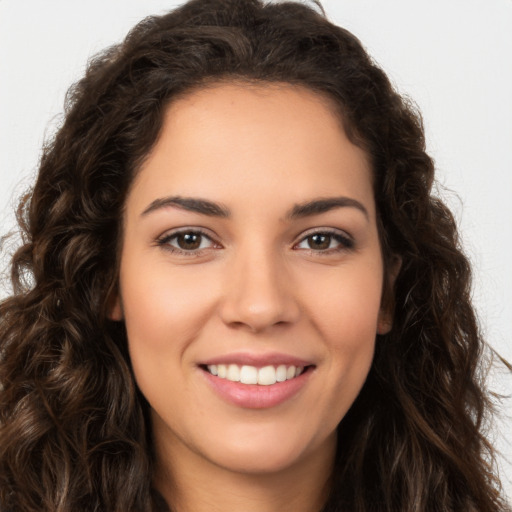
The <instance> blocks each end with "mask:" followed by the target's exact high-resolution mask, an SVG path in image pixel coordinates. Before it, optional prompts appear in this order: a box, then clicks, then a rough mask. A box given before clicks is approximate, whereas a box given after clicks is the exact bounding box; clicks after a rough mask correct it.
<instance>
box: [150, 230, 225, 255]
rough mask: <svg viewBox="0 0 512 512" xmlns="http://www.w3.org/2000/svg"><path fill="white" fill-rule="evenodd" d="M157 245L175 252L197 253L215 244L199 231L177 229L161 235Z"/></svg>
mask: <svg viewBox="0 0 512 512" xmlns="http://www.w3.org/2000/svg"><path fill="white" fill-rule="evenodd" d="M158 245H160V246H161V247H163V248H165V249H168V250H170V251H171V252H176V253H180V252H181V253H191V254H196V253H199V252H200V251H201V250H203V249H211V248H214V247H216V244H215V243H214V242H213V240H212V239H211V238H210V237H209V236H208V235H205V234H204V233H202V232H201V231H179V232H174V233H172V234H169V235H165V236H163V237H162V238H161V239H159V240H158Z"/></svg>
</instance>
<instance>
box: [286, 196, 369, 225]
mask: <svg viewBox="0 0 512 512" xmlns="http://www.w3.org/2000/svg"><path fill="white" fill-rule="evenodd" d="M347 207H348V208H356V209H358V210H360V211H361V212H362V213H363V214H364V216H365V217H366V218H367V219H369V218H370V215H369V214H368V210H367V209H366V208H365V207H364V205H363V204H362V203H360V202H359V201H357V200H356V199H352V198H351V197H343V196H342V197H326V198H319V199H313V200H312V201H307V202H305V203H299V204H296V205H295V206H294V207H293V208H292V209H291V211H290V212H289V213H288V215H287V218H288V219H300V218H303V217H309V216H311V215H319V214H321V213H326V212H328V211H330V210H333V209H335V208H347Z"/></svg>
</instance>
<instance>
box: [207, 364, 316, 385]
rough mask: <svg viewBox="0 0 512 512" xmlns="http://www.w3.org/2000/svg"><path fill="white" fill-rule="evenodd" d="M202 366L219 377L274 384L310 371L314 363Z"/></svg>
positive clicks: (248, 382) (251, 382)
mask: <svg viewBox="0 0 512 512" xmlns="http://www.w3.org/2000/svg"><path fill="white" fill-rule="evenodd" d="M201 368H202V369H203V370H204V371H206V372H208V373H209V374H210V375H213V376H215V377H217V378H219V379H224V380H228V381H230V382H239V383H241V384H247V385H259V386H272V385H274V384H277V383H280V382H286V381H290V380H293V379H296V378H297V377H299V376H300V375H302V374H303V373H305V372H307V371H310V370H311V369H312V368H313V365H308V366H294V365H284V364H280V365H277V366H273V365H267V366H263V367H260V368H258V367H256V366H251V365H238V364H209V365H201Z"/></svg>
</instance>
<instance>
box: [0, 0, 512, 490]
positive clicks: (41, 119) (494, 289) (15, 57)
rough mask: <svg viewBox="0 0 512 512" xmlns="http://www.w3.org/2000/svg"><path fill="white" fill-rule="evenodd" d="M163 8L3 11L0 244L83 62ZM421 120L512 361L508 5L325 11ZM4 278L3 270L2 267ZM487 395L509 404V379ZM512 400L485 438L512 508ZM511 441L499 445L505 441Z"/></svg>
mask: <svg viewBox="0 0 512 512" xmlns="http://www.w3.org/2000/svg"><path fill="white" fill-rule="evenodd" d="M180 3H181V2H180V1H172V0H87V1H85V0H73V1H72V2H71V1H69V0H45V1H44V2H43V1H41V0H23V1H20V0H0V233H1V234H4V233H6V232H7V231H9V230H10V229H12V227H13V223H14V220H13V215H12V211H13V209H14V205H15V202H16V200H15V198H16V197H18V196H19V195H20V193H21V192H23V190H24V189H26V188H27V187H28V186H29V185H30V184H31V182H32V179H33V176H34V174H35V172H36V168H37V162H38V158H39V156H40V148H41V146H42V143H43V141H44V140H45V138H46V137H49V136H51V135H52V133H53V131H54V129H55V127H56V126H58V124H59V122H60V120H61V114H62V107H63V102H64V95H65V92H66V90H67V88H68V87H69V85H70V84H71V83H72V82H74V81H76V80H77V79H78V78H79V77H80V76H81V75H82V74H83V72H84V69H85V65H86V62H87V60H88V59H89V58H90V57H91V56H92V55H93V54H94V53H96V52H97V51H99V50H101V49H103V48H104V47H106V46H108V45H111V44H113V43H115V42H119V41H120V40H121V39H122V38H123V36H124V35H125V34H126V32H127V31H128V30H129V29H130V28H131V27H132V26H133V25H134V24H135V23H136V22H137V21H139V20H140V19H142V18H143V17H145V16H147V15H150V14H160V13H163V12H165V11H167V10H169V9H171V8H173V7H174V6H176V5H178V4H180ZM323 5H324V7H325V10H326V12H327V15H328V16H329V17H330V18H331V20H333V21H335V22H336V23H338V24H340V25H342V26H344V27H345V28H347V29H349V30H350V31H352V32H353V33H354V34H356V35H357V36H358V37H359V38H360V39H361V41H362V42H363V44H364V46H365V47H366V48H367V50H368V51H369V53H370V54H371V55H372V56H373V57H374V58H375V60H376V61H377V62H378V63H379V64H380V65H381V66H382V67H383V68H384V70H385V71H386V72H387V73H388V75H389V76H390V78H391V80H392V81H393V83H394V84H395V85H396V87H397V88H398V90H399V91H400V92H401V93H405V94H407V95H408V96H410V97H411V98H412V99H413V100H414V101H415V102H416V103H417V105H418V106H419V108H420V109H421V111H422V113H423V117H424V122H425V127H426V133H427V147H428V150H429V152H430V154H431V155H432V156H433V157H434V159H435V161H436V166H437V173H438V174H437V177H438V182H439V184H440V189H441V190H440V194H441V195H442V197H443V198H444V199H445V200H446V201H447V202H448V204H449V205H450V206H451V208H452V209H453V211H454V212H455V214H456V217H457V219H458V222H459V224H460V229H461V234H462V239H463V243H464V246H465V248H466V252H467V254H468V255H469V257H470V259H471V261H472V263H473V265H474V270H475V278H474V291H473V295H474V302H475V305H476V307H477V309H478V312H479V315H480V319H481V325H482V330H483V332H484V333H485V335H486V338H487V340H488V342H489V344H490V345H491V346H492V347H493V348H494V349H496V350H497V351H498V352H499V353H501V355H502V356H504V357H505V358H506V359H508V360H509V361H512V343H511V330H512V329H511V328H512V57H511V56H512V0H429V1H426V0H422V1H421V0H419V1H418V0H386V1H383V0H324V2H323ZM4 266H5V262H3V265H2V267H4ZM491 387H492V389H493V390H495V391H496V392H499V393H502V394H509V395H511V394H512V377H511V376H510V375H507V373H506V372H505V371H497V372H494V374H493V378H492V380H491ZM511 402H512V399H508V400H506V401H505V405H504V408H503V413H502V417H501V420H500V421H499V423H498V425H497V428H496V431H495V433H494V434H492V435H493V439H494V442H495V443H496V444H497V446H498V448H499V450H500V451H501V452H502V457H501V458H500V465H501V476H502V479H503V481H504V485H505V489H506V492H507V494H508V495H509V496H512V405H511ZM507 438H508V439H507Z"/></svg>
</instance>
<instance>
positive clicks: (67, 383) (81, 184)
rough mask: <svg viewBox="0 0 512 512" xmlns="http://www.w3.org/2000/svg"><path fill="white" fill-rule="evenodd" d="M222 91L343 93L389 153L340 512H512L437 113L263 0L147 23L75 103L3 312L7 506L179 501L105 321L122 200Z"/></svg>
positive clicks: (381, 159) (22, 216)
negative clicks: (164, 476) (499, 472)
mask: <svg viewBox="0 0 512 512" xmlns="http://www.w3.org/2000/svg"><path fill="white" fill-rule="evenodd" d="M320 10H321V8H320ZM222 81H228V82H229V81H241V82H249V83H250V82H258V83H263V84H265V83H282V82H284V83H291V84H295V85H299V86H301V87H304V88H307V89H309V90H312V91H314V92H318V93H320V94H322V95H327V96H328V97H330V98H331V99H332V100H334V103H335V104H336V105H337V106H338V108H339V115H340V117H341V119H342V121H343V125H344V127H345V130H346V133H347V135H348V137H349V139H350V140H351V141H352V142H353V143H354V144H356V145H358V146H360V147H362V148H363V149H364V150H365V151H366V152H367V154H368V155H369V157H370V159H371V162H372V168H373V173H374V193H375V201H376V205H377V212H378V227H379V235H380V241H381V245H382V251H383V255H384V264H385V266H387V268H388V269H389V268H390V265H391V263H392V261H393V258H394V257H396V255H399V256H400V258H401V260H402V266H401V269H400V272H399V275H398V277H397V278H396V281H395V283H394V285H393V286H391V284H390V283H387V284H385V289H384V300H386V301H388V302H389V304H392V305H393V307H394V322H393V329H392V330H391V332H390V333H388V334H386V335H382V336H378V339H377V344H376V352H375V356H374V360H373V364H372V367H371V370H370V373H369V375H368V378H367V381H366V383H365V385H364V387H363V389H362V391H361V393H360V394H359V396H358V398H357V399H356V401H355V403H354V404H353V406H352V408H351V409H350V411H349V412H348V414H347V415H346V416H345V417H344V419H343V420H342V422H341V424H340V425H339V428H338V436H339V439H340V442H339V443H338V452H337V456H336V464H335V470H334V474H333V479H332V489H331V494H330V496H329V498H328V501H327V503H326V504H325V506H324V508H323V512H335V511H340V510H350V511H352V512H369V511H372V512H379V511H382V512H384V511H386V512H396V511H411V512H412V511H418V512H420V511H443V512H444V511H459V510H465V511H466V512H471V511H474V512H476V511H479V512H495V511H496V512H497V511H505V510H508V509H507V505H506V504H505V503H504V501H503V500H502V498H501V497H500V493H499V490H500V487H499V481H498V480H497V478H496V477H495V476H494V473H493V460H494V459H493V449H492V446H491V445H490V443H489V442H488V441H487V440H486V437H485V429H484V427H485V424H486V423H485V420H486V417H487V413H488V411H490V410H491V408H492V404H491V401H490V399H489V396H488V394H487V392H486V389H485V386H484V382H483V377H482V372H481V364H480V361H481V357H482V350H483V346H484V344H483V341H482V339H481V336H480V334H479V331H478V327H477V323H476V319H475V315H474V311H473V308H472V306H471V302H470V268H469V265H468V261H467V260H466V258H465V257H464V255H463V253H462V251H461V249H460V244H459V241H458V237H457V229H456V225H455V222H454V218H453V216H452V215H451V213H450V211H449V210H448V209H447V207H446V206H445V205H444V204H443V203H442V202H441V201H440V200H439V199H438V198H436V197H435V196H434V195H433V193H432V185H433V180H434V166H433V162H432V160H431V158H430V157H429V156H428V155H427V154H426V152H425V140H424V130H423V126H422V122H421V117H420V115H419V113H418V112H417V111H416V110H415V108H414V107H413V106H412V105H411V104H410V103H409V102H407V101H406V100H405V99H404V98H402V97H401V96H400V95H399V94H398V93H397V92H396V91H395V90H394V89H393V87H392V86H391V84H390V82H389V80H388V78H387V77H386V75H385V74H384V72H383V71H382V70H381V69H380V68H379V67H378V66H377V65H376V64H375V63H374V62H373V61H372V60H371V58H370V57H369V56H368V55H367V53H366V52H365V50H364V49H363V47H362V45H361V44H360V42H359V41H358V40H357V39H356V38H355V37H354V36H353V35H352V34H351V33H349V32H348V31H346V30H344V29H342V28H340V27H338V26H336V25H333V24H332V23H330V22H329V21H328V20H327V19H326V18H325V16H324V15H323V14H322V13H321V12H318V11H317V10H315V9H313V8H310V7H307V6H305V5H302V4H300V3H296V2H279V3H275V4H264V3H263V2H262V1H260V0H191V1H189V2H188V3H186V4H185V5H184V6H182V7H180V8H178V9H176V10H174V11H172V12H170V13H168V14H166V15H163V16H159V17H149V18H147V19H145V20H143V21H142V22H141V23H139V24H138V25H137V26H136V27H135V28H134V29H133V30H132V31H131V32H130V33H129V34H128V36H127V37H126V39H125V40H124V42H122V43H121V44H119V45H117V46H113V47H111V48H109V49H107V50H106V51H104V52H103V53H102V54H100V55H98V56H97V57H95V58H94V59H93V60H92V61H91V62H90V64H89V66H88V69H87V72H86V74H85V76H84V78H83V79H81V80H80V81H79V82H78V83H76V84H75V85H74V86H73V87H72V88H71V89H70V91H69V92H68V96H67V99H66V115H65V120H64V122H63V124H62V126H61V128H60V129H59V131H58V132H57V133H56V135H55V136H54V138H53V139H52V141H51V142H49V143H48V144H47V145H46V146H45V148H44V152H43V156H42V158H41V162H40V168H39V174H38V178H37V182H36V184H35V186H34V188H33V190H32V191H31V193H29V194H27V195H26V196H25V197H23V198H22V200H21V202H20V205H19V208H18V222H19V226H20V229H21V232H22V238H23V240H22V245H21V246H20V247H19V248H18V249H17V251H16V252H15V254H14V256H13V258H12V263H11V277H12V284H13V294H12V295H11V296H10V297H8V298H7V299H5V300H4V301H3V302H2V303H1V304H0V384H1V386H0V509H1V510H2V511H6V512H14V511H24V512H25V511H26V512H32V511H34V512H35V511H37V512H41V511H47V512H50V511H51V512H71V511H73V512H77V511H90V512H93V511H94V512H100V511H101V512H128V511H130V512H150V511H157V510H162V509H164V505H163V503H162V502H161V498H160V497H159V496H158V495H157V494H156V493H155V492H154V491H153V490H152V485H151V483H152V478H153V469H154V461H153V455H152V445H151V425H150V421H149V413H148V410H149V407H148V404H147V402H146V401H145V399H144V397H143V396H142V395H141V393H140V391H139V390H138V389H137V386H136V384H135V381H134V378H133V374H132V370H131V366H130V360H129V357H128V351H127V340H126V332H125V329H124V326H123V324H122V323H118V322H113V321H111V320H109V318H108V315H107V311H108V310H109V304H110V301H111V298H112V295H113V294H114V293H115V291H116V287H117V281H118V267H119V261H118V260H119V247H120V240H121V238H122V224H121V220H122V214H123V206H124V202H125V198H126V196H127V193H128V190H129V187H130V185H131V183H132V182H133V180H134V176H135V175H136V173H137V171H138V169H139V168H140V166H141V163H142V162H143V160H144V158H145V156H146V155H147V154H148V153H149V151H150V150H151V148H152V146H153V145H154V143H155V141H156V139H157V137H158V135H159V132H160V129H161V126H162V118H163V114H164V112H165V109H166V106H167V105H168V104H169V102H170V101H173V100H174V99H175V98H177V97H179V96H180V95H183V94H186V93H188V92H190V91H192V90H194V89H198V88H201V87H205V86H207V85H208V84H210V83H216V82H222Z"/></svg>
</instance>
